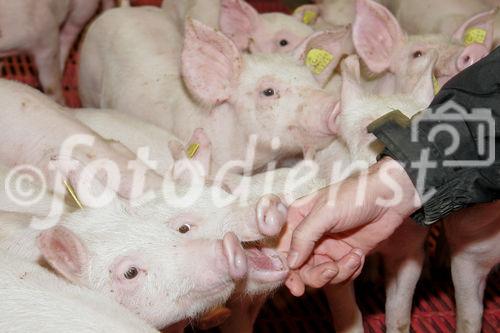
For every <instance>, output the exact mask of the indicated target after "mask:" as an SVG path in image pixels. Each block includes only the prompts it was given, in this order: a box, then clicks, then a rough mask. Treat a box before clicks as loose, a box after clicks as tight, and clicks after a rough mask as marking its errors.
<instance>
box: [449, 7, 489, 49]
mask: <svg viewBox="0 0 500 333" xmlns="http://www.w3.org/2000/svg"><path fill="white" fill-rule="evenodd" d="M497 12H498V8H495V9H492V10H489V11H487V12H483V13H479V14H477V15H474V16H473V17H471V18H470V19H468V20H467V21H466V22H465V23H464V24H462V25H461V26H460V27H459V28H458V29H457V31H455V33H454V34H453V39H454V40H456V41H457V42H459V43H463V44H465V45H466V46H468V45H470V44H473V43H476V44H482V45H484V46H485V47H486V48H487V49H488V50H490V49H491V48H492V47H493V39H494V36H493V35H494V20H495V17H496V14H497Z"/></svg>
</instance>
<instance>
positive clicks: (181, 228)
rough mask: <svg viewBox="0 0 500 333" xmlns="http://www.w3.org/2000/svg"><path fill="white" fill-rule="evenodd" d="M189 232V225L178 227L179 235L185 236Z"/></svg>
mask: <svg viewBox="0 0 500 333" xmlns="http://www.w3.org/2000/svg"><path fill="white" fill-rule="evenodd" d="M189 230H191V225H189V224H183V225H181V226H180V227H179V229H178V231H179V232H180V233H181V234H186V233H188V232H189Z"/></svg>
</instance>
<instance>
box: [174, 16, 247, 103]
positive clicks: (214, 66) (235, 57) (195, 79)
mask: <svg viewBox="0 0 500 333" xmlns="http://www.w3.org/2000/svg"><path fill="white" fill-rule="evenodd" d="M181 62H182V64H181V66H182V75H183V77H184V82H185V83H186V86H187V87H188V89H189V91H190V92H191V93H192V94H193V95H194V97H196V98H198V99H199V100H200V101H201V102H202V103H206V104H209V105H216V104H220V103H223V102H224V101H226V100H227V99H229V97H230V95H231V89H232V88H233V87H234V86H235V84H236V82H237V80H238V77H239V74H240V70H241V65H242V64H241V62H242V60H241V56H240V52H239V51H238V49H237V48H236V45H234V43H233V42H231V40H229V39H228V38H227V37H226V36H224V35H223V34H222V33H220V32H217V31H214V30H213V29H211V28H210V27H208V26H206V25H204V24H203V23H201V22H198V21H194V20H188V21H187V23H186V29H185V37H184V48H183V50H182V59H181Z"/></svg>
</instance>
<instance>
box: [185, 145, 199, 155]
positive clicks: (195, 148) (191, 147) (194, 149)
mask: <svg viewBox="0 0 500 333" xmlns="http://www.w3.org/2000/svg"><path fill="white" fill-rule="evenodd" d="M198 149H200V144H198V143H193V144H191V145H189V147H188V149H187V150H186V153H187V156H188V157H189V158H190V159H192V158H193V157H195V156H196V153H197V152H198Z"/></svg>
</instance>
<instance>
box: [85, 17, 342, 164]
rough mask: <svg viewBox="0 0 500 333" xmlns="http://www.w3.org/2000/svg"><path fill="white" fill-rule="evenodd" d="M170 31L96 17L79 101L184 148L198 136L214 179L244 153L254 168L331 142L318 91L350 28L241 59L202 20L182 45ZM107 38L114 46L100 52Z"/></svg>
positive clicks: (160, 22)
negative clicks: (282, 51)
mask: <svg viewBox="0 0 500 333" xmlns="http://www.w3.org/2000/svg"><path fill="white" fill-rule="evenodd" d="M145 22H147V23H146V24H145ZM172 26H173V23H172V22H169V20H168V19H165V16H164V14H163V13H162V11H161V10H158V12H157V11H156V10H154V9H152V8H149V9H145V8H120V9H115V10H110V11H108V12H106V13H105V14H104V15H101V16H100V17H99V18H98V19H97V20H96V21H95V22H94V24H93V25H92V26H91V27H90V29H89V31H88V34H87V35H86V39H85V41H84V44H83V46H82V54H81V67H80V74H81V75H80V92H81V96H82V100H83V103H84V104H85V105H87V106H91V105H93V106H96V107H102V108H111V109H115V110H117V111H120V112H126V113H129V114H133V115H136V116H138V117H140V118H142V119H144V120H147V121H149V122H153V123H155V124H157V125H158V126H160V127H163V128H165V129H167V130H168V131H170V132H171V133H172V134H174V135H175V136H177V137H179V138H180V139H181V140H187V138H188V137H189V136H190V135H191V133H193V131H194V130H195V129H196V128H203V129H204V130H205V131H206V133H207V135H208V136H209V137H210V139H211V141H212V145H213V159H212V160H213V164H214V168H213V170H214V171H217V170H219V168H220V167H221V166H222V165H224V164H225V163H226V162H228V161H243V160H245V158H246V157H247V155H248V154H250V153H252V151H251V150H252V149H250V151H248V147H249V146H250V147H255V159H254V163H253V165H252V166H251V170H257V169H259V168H261V167H263V166H264V165H265V164H267V163H268V162H270V161H273V160H275V159H278V158H281V157H286V156H295V155H297V154H300V153H302V152H303V150H304V149H321V148H322V147H325V146H326V145H328V144H329V143H330V142H331V141H332V140H333V138H334V136H335V133H332V132H331V131H330V130H329V127H328V122H329V121H331V120H332V119H334V118H335V116H336V113H335V105H336V103H337V99H336V98H335V97H332V96H330V94H328V93H327V92H326V91H324V90H323V89H321V85H322V84H324V83H326V82H327V81H328V79H329V77H330V75H331V73H332V71H333V70H334V69H335V67H337V64H338V62H339V61H340V59H341V56H342V54H343V47H342V45H343V44H344V42H346V41H349V33H348V31H347V30H344V31H343V32H341V31H336V32H320V33H317V34H313V35H312V36H310V37H309V38H307V39H306V40H305V41H304V42H303V43H302V44H301V45H300V46H299V47H298V48H297V49H296V50H295V51H294V52H293V55H276V54H267V55H264V54H258V55H257V54H255V55H254V54H250V55H248V54H242V53H241V52H240V51H238V49H237V47H236V45H235V44H234V43H233V42H232V41H231V40H229V39H228V38H227V37H225V36H224V35H223V34H222V33H220V32H217V31H214V30H212V29H210V28H208V27H207V26H205V25H203V24H201V23H199V22H196V21H188V22H187V24H186V31H185V37H184V38H183V39H182V37H181V36H180V35H179V34H178V33H176V32H175V29H172ZM159 31H160V32H161V33H159ZM167 36H171V38H167ZM111 39H112V41H113V42H112V45H113V47H112V48H108V47H103V45H109V44H108V42H111ZM167 40H168V42H167ZM177 42H178V43H179V44H177ZM182 43H183V44H184V47H183V48H182V47H181V46H182ZM131 44H134V45H137V47H135V48H133V49H132V50H131V49H130V45H131ZM181 49H182V52H180V51H181ZM125 50H127V51H125ZM146 55H147V59H149V60H148V61H144V59H145V58H144V57H145V56H146ZM179 60H180V61H179ZM304 63H305V64H306V65H308V66H304ZM308 67H309V68H308ZM145 84H146V85H147V87H146V86H145ZM273 139H278V140H274V141H273ZM272 142H276V143H277V145H276V146H275V145H272V144H271V143H272ZM254 143H255V144H254ZM251 155H253V154H251ZM235 172H239V171H238V170H235Z"/></svg>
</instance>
